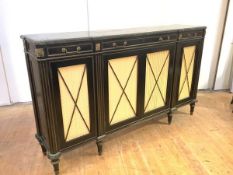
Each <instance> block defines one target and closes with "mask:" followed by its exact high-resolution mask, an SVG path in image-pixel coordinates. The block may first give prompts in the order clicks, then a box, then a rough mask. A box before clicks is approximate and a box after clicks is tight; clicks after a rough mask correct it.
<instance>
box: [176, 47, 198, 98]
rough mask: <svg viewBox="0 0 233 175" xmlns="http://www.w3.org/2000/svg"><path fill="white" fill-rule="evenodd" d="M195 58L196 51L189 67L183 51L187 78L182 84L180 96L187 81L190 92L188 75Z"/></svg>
mask: <svg viewBox="0 0 233 175" xmlns="http://www.w3.org/2000/svg"><path fill="white" fill-rule="evenodd" d="M194 57H195V50H194V51H193V53H192V57H191V61H190V63H189V65H188V66H187V61H186V58H185V53H184V51H183V58H184V59H183V60H184V67H185V73H186V74H185V78H184V82H183V83H182V86H181V89H180V92H179V96H180V94H181V92H182V90H183V88H184V84H185V82H186V81H187V84H188V91H189V92H190V86H189V78H188V73H189V71H190V68H191V65H192V62H193V61H194Z"/></svg>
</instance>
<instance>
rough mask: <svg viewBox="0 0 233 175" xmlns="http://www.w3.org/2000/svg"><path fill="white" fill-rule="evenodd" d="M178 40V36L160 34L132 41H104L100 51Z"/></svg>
mask: <svg viewBox="0 0 233 175" xmlns="http://www.w3.org/2000/svg"><path fill="white" fill-rule="evenodd" d="M177 38H178V34H176V33H174V34H162V35H155V36H148V37H141V38H139V37H138V38H134V39H125V40H124V39H122V40H114V41H105V42H102V50H109V49H116V48H124V47H130V46H135V45H141V44H151V43H156V42H163V41H165V42H168V41H175V40H177Z"/></svg>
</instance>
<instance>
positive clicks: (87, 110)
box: [52, 57, 96, 148]
mask: <svg viewBox="0 0 233 175" xmlns="http://www.w3.org/2000/svg"><path fill="white" fill-rule="evenodd" d="M92 61H93V58H92V57H85V58H73V59H71V60H62V61H56V62H54V63H53V64H52V67H53V76H54V83H55V89H56V92H55V102H56V111H57V114H58V115H57V117H58V118H57V119H58V121H59V128H58V130H59V132H60V133H58V134H60V138H61V144H62V147H63V148H65V147H67V146H71V145H73V144H75V143H79V142H82V141H84V140H86V139H90V138H92V137H94V136H95V135H96V130H95V123H96V122H95V118H94V117H95V112H94V111H95V110H94V93H93V73H92V71H93V70H92Z"/></svg>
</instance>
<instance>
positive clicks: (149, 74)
mask: <svg viewBox="0 0 233 175" xmlns="http://www.w3.org/2000/svg"><path fill="white" fill-rule="evenodd" d="M169 57H170V52H169V50H165V51H158V52H154V53H149V54H147V57H146V83H145V101H144V111H145V112H148V111H151V110H154V109H157V108H159V107H163V106H164V105H165V104H166V94H167V81H168V68H169Z"/></svg>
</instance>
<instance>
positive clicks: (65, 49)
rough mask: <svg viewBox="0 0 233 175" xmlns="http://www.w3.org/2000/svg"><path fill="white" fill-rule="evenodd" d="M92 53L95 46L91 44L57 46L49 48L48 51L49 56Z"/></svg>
mask: <svg viewBox="0 0 233 175" xmlns="http://www.w3.org/2000/svg"><path fill="white" fill-rule="evenodd" d="M92 51H93V46H92V44H91V43H87V44H77V45H64V46H55V47H49V48H48V49H47V52H48V56H63V55H73V54H79V53H85V52H92Z"/></svg>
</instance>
